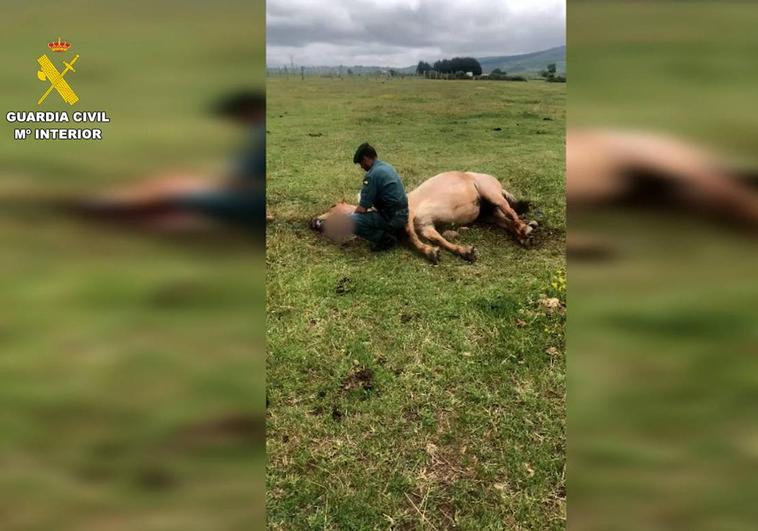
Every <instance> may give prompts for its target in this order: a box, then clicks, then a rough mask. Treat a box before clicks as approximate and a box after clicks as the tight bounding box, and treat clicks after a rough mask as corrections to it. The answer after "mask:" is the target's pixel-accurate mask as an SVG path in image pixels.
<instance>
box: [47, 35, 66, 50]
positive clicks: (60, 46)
mask: <svg viewBox="0 0 758 531" xmlns="http://www.w3.org/2000/svg"><path fill="white" fill-rule="evenodd" d="M47 47H48V48H50V49H51V50H52V51H54V52H65V51H66V50H68V49H69V48H71V43H70V42H66V41H61V38H60V37H58V42H55V41H53V42H48V43H47Z"/></svg>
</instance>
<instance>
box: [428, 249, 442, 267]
mask: <svg viewBox="0 0 758 531" xmlns="http://www.w3.org/2000/svg"><path fill="white" fill-rule="evenodd" d="M426 256H427V258H429V261H430V262H431V263H433V264H434V265H438V264H439V263H440V249H439V247H434V248H433V249H432V250H431V252H429V253H427V255H426Z"/></svg>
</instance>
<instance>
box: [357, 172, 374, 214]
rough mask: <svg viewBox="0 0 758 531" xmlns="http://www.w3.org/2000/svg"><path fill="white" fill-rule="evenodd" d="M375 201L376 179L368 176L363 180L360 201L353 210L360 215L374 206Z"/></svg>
mask: <svg viewBox="0 0 758 531" xmlns="http://www.w3.org/2000/svg"><path fill="white" fill-rule="evenodd" d="M375 199H376V179H375V178H373V176H372V177H369V176H368V175H367V176H366V177H364V178H363V188H361V200H360V202H359V203H358V207H357V208H356V209H355V213H356V214H362V213H363V212H366V211H367V210H368V209H369V208H371V207H372V206H374V200H375Z"/></svg>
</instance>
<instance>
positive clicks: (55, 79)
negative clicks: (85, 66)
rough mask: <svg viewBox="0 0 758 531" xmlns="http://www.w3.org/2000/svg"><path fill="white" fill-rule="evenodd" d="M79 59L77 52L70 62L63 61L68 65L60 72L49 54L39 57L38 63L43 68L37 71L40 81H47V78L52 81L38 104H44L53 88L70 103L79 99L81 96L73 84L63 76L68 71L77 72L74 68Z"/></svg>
mask: <svg viewBox="0 0 758 531" xmlns="http://www.w3.org/2000/svg"><path fill="white" fill-rule="evenodd" d="M78 60H79V54H76V56H75V57H74V58H73V59H72V60H71V62H70V63H67V62H66V61H63V64H64V65H66V68H64V69H63V71H62V72H59V71H58V69H57V68H55V65H54V64H53V63H52V62H51V61H50V58H49V57H48V56H47V55H41V56H39V57H38V58H37V63H39V66H40V68H41V70H39V71H38V72H37V78H38V79H39V80H40V81H45V80H46V79H47V80H48V81H49V82H50V86H49V87H48V89H47V90H46V91H45V93H44V94H43V95H42V97H40V99H39V101H37V105H42V102H43V101H45V99H46V98H47V97H48V96H49V95H50V93H51V92H52V91H53V89H55V90H57V91H58V94H60V95H61V98H63V101H65V102H66V103H68V104H69V105H73V104H74V103H76V102H77V101H79V96H77V95H76V93H75V92H74V91H73V89H72V88H71V86H70V85H69V84H68V83H67V82H66V80H65V79H63V76H65V75H66V73H67V72H69V71H71V72H76V70H74V63H76V62H77V61H78Z"/></svg>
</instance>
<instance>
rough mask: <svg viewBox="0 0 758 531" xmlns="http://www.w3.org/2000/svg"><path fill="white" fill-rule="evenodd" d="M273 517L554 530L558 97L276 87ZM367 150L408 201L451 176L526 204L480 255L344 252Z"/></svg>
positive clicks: (271, 293)
mask: <svg viewBox="0 0 758 531" xmlns="http://www.w3.org/2000/svg"><path fill="white" fill-rule="evenodd" d="M267 91H268V101H269V120H268V130H269V135H268V155H267V157H268V188H267V197H268V205H269V213H271V214H273V215H274V216H275V221H273V222H272V223H270V224H269V228H268V235H267V258H266V260H267V293H268V295H267V297H268V310H267V312H268V327H267V328H268V331H267V334H268V363H267V380H268V386H267V389H268V391H267V393H268V403H269V407H268V422H267V452H268V485H267V495H268V507H267V510H268V520H269V526H270V527H271V528H273V529H382V528H394V529H446V528H451V527H453V526H454V525H458V526H459V527H460V528H461V529H540V530H542V529H562V528H563V527H564V525H565V491H564V458H565V438H564V420H565V419H564V418H565V410H564V407H565V402H564V398H565V381H564V358H563V351H564V318H565V316H564V313H563V311H549V310H547V309H546V308H544V307H543V305H541V304H540V302H539V301H540V300H541V299H542V298H543V297H545V296H550V297H553V296H557V297H560V298H561V299H564V290H563V287H562V284H561V281H560V279H561V278H562V277H563V271H564V268H565V260H564V242H565V237H564V236H565V213H564V149H563V145H564V125H565V103H566V102H565V85H559V84H546V83H542V82H529V83H509V82H501V83H494V82H493V83H476V82H471V81H431V80H415V79H413V80H411V79H403V80H391V81H386V82H383V81H381V80H377V79H368V78H355V79H349V78H346V79H338V78H332V79H328V78H306V79H305V80H304V81H301V80H300V79H299V78H291V79H287V78H270V79H269V81H268V84H267ZM366 140H368V141H370V142H372V143H373V144H374V145H375V146H376V147H377V150H378V151H379V155H380V157H381V158H383V159H385V160H387V161H389V162H391V163H392V164H393V165H395V167H396V168H397V169H398V171H399V173H400V174H401V176H402V177H403V179H404V182H405V184H406V187H407V188H408V189H412V188H413V187H414V186H416V185H418V184H419V183H421V182H422V181H423V180H425V179H426V178H428V177H431V176H432V175H434V174H436V173H438V172H441V171H444V170H452V169H462V170H472V171H480V172H485V173H490V174H493V175H495V176H497V177H498V178H499V179H500V180H501V181H502V182H503V184H504V185H505V187H506V188H507V189H508V190H510V191H512V192H513V193H514V194H515V195H517V196H518V197H523V198H528V199H530V200H532V201H533V205H534V208H535V211H536V214H535V215H536V216H537V218H538V219H539V221H540V223H541V233H540V237H539V238H538V241H537V244H536V245H535V247H534V248H531V249H523V248H520V247H518V246H517V245H516V244H515V243H514V242H513V241H512V240H511V239H510V238H509V237H507V236H506V235H505V234H503V233H502V232H501V231H500V230H497V229H494V228H492V227H486V226H476V225H475V226H473V227H472V228H471V229H470V230H468V231H462V232H461V233H460V234H461V235H460V238H459V239H460V241H463V242H465V243H467V244H474V245H476V247H477V248H478V249H479V254H480V259H479V261H478V262H476V263H474V264H469V263H466V262H464V261H462V260H460V259H459V258H457V257H454V256H452V255H449V254H444V255H443V262H442V263H441V265H439V266H432V265H430V264H429V263H428V262H426V261H425V260H424V259H423V258H422V257H421V256H419V255H417V254H416V253H414V252H413V251H412V250H410V249H409V248H397V249H393V250H392V251H389V252H386V253H380V254H373V253H371V252H369V250H368V248H367V246H366V245H365V244H364V243H362V242H352V243H349V244H346V245H344V246H342V247H340V246H336V245H334V244H331V243H329V242H327V241H326V240H324V239H323V238H321V237H319V236H318V235H316V234H314V233H312V232H311V231H310V230H309V229H308V227H307V221H308V219H309V218H310V217H311V216H313V215H315V214H319V213H321V212H323V211H324V210H326V209H327V208H328V207H329V206H330V205H331V204H332V203H334V202H335V201H337V200H340V199H342V198H343V197H344V198H347V199H348V200H352V198H354V197H355V195H356V194H357V192H358V190H359V188H360V185H361V179H362V174H361V172H360V170H359V169H357V168H356V167H355V166H354V165H353V164H352V155H353V151H354V149H355V147H356V146H357V145H358V144H359V143H361V142H363V141H366Z"/></svg>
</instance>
